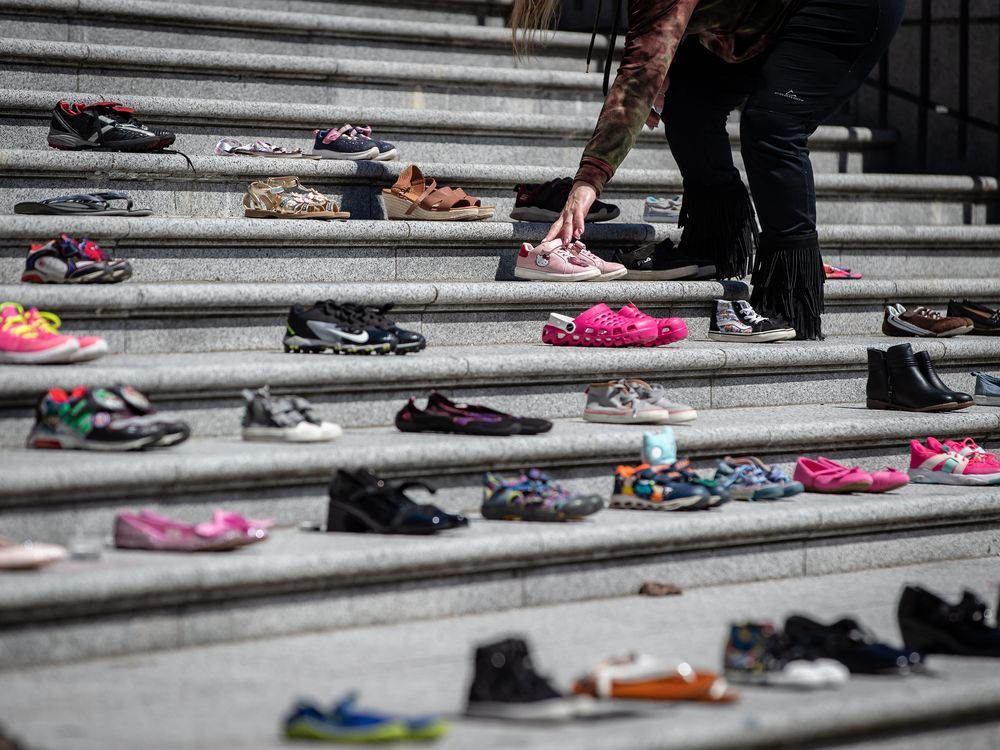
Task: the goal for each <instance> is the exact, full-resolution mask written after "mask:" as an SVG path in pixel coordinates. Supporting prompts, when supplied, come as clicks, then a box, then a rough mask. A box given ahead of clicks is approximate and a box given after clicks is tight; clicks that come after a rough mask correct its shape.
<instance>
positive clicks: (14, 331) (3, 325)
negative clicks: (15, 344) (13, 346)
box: [0, 302, 38, 339]
mask: <svg viewBox="0 0 1000 750" xmlns="http://www.w3.org/2000/svg"><path fill="white" fill-rule="evenodd" d="M6 308H14V309H15V310H17V312H16V313H14V314H8V315H5V316H3V317H2V318H0V321H2V322H0V332H3V333H8V334H11V335H13V336H17V337H19V338H23V339H35V338H38V331H37V330H36V329H35V326H33V325H32V324H31V323H30V322H28V320H27V319H26V318H25V317H24V308H23V307H21V306H20V305H19V304H17V303H16V302H4V303H2V304H0V309H6Z"/></svg>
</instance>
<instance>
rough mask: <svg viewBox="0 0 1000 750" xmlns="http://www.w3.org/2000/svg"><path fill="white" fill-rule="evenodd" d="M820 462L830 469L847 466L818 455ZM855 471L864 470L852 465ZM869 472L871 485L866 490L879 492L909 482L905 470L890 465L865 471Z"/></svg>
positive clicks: (896, 487) (887, 490) (897, 487)
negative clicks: (876, 469)
mask: <svg viewBox="0 0 1000 750" xmlns="http://www.w3.org/2000/svg"><path fill="white" fill-rule="evenodd" d="M816 460H817V461H819V462H820V463H821V464H824V465H826V466H829V467H830V468H832V469H847V468H848V467H846V466H844V465H843V464H839V463H837V462H836V461H834V460H832V459H829V458H826V457H825V456H820V457H819V458H818V459H816ZM853 469H854V470H856V471H861V472H864V469H862V468H860V467H858V466H855V467H853ZM866 473H868V474H871V477H872V480H873V481H872V486H871V487H869V488H868V489H867V490H866V492H871V493H880V492H889V491H890V490H895V489H899V488H900V487H902V486H903V485H905V484H909V483H910V477H909V476H907V474H906V472H905V471H900V470H899V469H894V468H892V467H891V466H886V467H885V468H884V469H880V470H878V471H869V472H866Z"/></svg>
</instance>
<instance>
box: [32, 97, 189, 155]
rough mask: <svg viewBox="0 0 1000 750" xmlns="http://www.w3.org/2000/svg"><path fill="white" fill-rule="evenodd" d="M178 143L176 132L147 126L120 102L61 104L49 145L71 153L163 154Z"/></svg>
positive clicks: (55, 112) (53, 111)
mask: <svg viewBox="0 0 1000 750" xmlns="http://www.w3.org/2000/svg"><path fill="white" fill-rule="evenodd" d="M174 140H176V136H175V135H174V134H173V133H172V132H170V131H169V130H164V129H162V128H150V127H147V126H146V125H143V124H142V123H141V122H139V121H138V120H137V119H135V117H134V110H133V109H131V108H130V107H126V106H123V105H122V104H119V103H118V102H94V103H93V104H84V103H82V102H77V103H75V104H73V103H70V102H59V103H58V104H56V106H55V109H53V110H52V119H51V121H50V123H49V135H48V144H49V146H51V147H52V148H58V149H67V150H71V151H79V150H93V151H161V150H163V149H165V148H166V147H167V146H170V145H171V144H173V142H174Z"/></svg>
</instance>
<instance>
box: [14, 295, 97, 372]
mask: <svg viewBox="0 0 1000 750" xmlns="http://www.w3.org/2000/svg"><path fill="white" fill-rule="evenodd" d="M79 349H80V344H79V343H77V340H76V339H75V338H73V337H72V336H60V335H59V334H57V333H50V332H48V331H46V330H41V329H38V328H36V327H35V326H33V325H32V324H31V323H30V322H28V321H27V320H26V319H25V317H24V314H23V311H22V309H21V306H20V305H18V304H15V303H13V302H4V303H2V304H0V363H3V364H19V365H51V364H65V363H67V362H72V361H74V360H73V358H74V356H75V355H76V353H77V352H78V351H79Z"/></svg>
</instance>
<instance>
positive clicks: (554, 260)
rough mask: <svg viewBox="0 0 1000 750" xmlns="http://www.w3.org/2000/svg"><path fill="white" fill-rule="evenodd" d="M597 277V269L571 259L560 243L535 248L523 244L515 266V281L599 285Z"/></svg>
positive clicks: (549, 243)
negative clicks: (587, 282) (568, 282)
mask: <svg viewBox="0 0 1000 750" xmlns="http://www.w3.org/2000/svg"><path fill="white" fill-rule="evenodd" d="M595 257H596V256H595ZM600 275H601V269H600V268H598V267H597V266H596V265H595V264H591V263H588V262H587V261H586V260H584V259H583V258H579V257H577V256H576V255H574V254H573V253H572V252H570V250H569V248H567V247H566V246H564V245H563V244H562V240H560V239H554V240H549V241H548V242H542V243H540V244H538V245H537V246H534V247H533V246H531V245H530V244H528V243H527V242H525V243H524V244H522V245H521V249H520V250H519V251H518V253H517V261H516V262H515V264H514V277H515V278H518V279H524V280H525V281H599V280H600V279H599V277H600Z"/></svg>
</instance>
